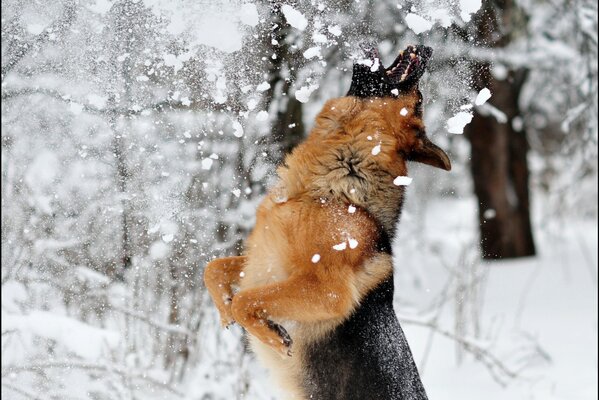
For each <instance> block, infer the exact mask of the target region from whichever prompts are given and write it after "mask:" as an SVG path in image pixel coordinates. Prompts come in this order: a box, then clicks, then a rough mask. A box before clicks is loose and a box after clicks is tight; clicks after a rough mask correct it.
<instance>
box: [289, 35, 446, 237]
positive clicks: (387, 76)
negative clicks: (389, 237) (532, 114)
mask: <svg viewBox="0 0 599 400" xmlns="http://www.w3.org/2000/svg"><path fill="white" fill-rule="evenodd" d="M431 54H432V50H431V49H430V48H428V47H422V46H418V47H412V46H410V47H408V48H407V49H406V50H404V51H402V52H401V53H400V54H399V56H398V57H397V58H396V59H395V61H394V62H393V64H391V66H390V67H389V68H384V67H383V66H382V65H381V62H380V59H379V58H378V55H377V53H376V51H374V50H369V51H367V58H366V59H365V60H362V61H360V62H358V63H356V64H355V65H354V74H353V78H352V84H351V88H350V90H349V93H348V94H347V95H346V96H344V97H340V98H336V99H332V100H329V101H327V103H326V104H325V105H324V107H323V109H322V111H321V112H320V113H319V114H318V116H317V117H316V123H315V126H314V129H312V132H311V133H310V135H309V136H308V138H307V140H306V141H305V142H304V143H302V144H301V145H299V146H297V147H296V148H295V150H294V151H293V152H292V153H291V154H290V155H289V156H288V157H287V158H286V160H285V163H284V165H283V166H281V168H280V169H279V176H280V177H281V178H282V181H283V183H282V185H284V187H285V190H286V192H287V193H288V194H290V195H294V194H297V193H305V192H308V193H310V194H311V195H312V196H314V197H319V198H336V199H342V200H343V201H345V202H348V203H352V204H354V205H359V206H362V207H364V208H366V209H368V210H369V212H371V213H372V214H374V215H375V216H376V218H377V219H378V220H379V221H380V222H381V223H382V224H383V225H384V226H385V229H386V230H387V231H388V232H389V233H390V232H392V231H393V226H394V224H395V222H396V221H397V216H398V215H399V213H400V212H401V207H402V201H403V193H404V187H403V186H401V185H397V184H396V183H395V178H396V177H398V176H405V175H407V172H408V171H407V162H408V161H416V162H421V163H424V164H428V165H432V166H434V167H437V168H441V169H444V170H450V169H451V163H450V161H449V157H447V154H445V152H444V151H443V150H441V148H439V147H438V146H436V145H435V144H433V143H432V142H431V141H430V140H429V139H428V137H427V136H426V132H425V129H424V123H423V121H422V117H423V115H422V112H423V110H422V95H421V93H420V91H419V90H418V80H419V79H420V77H421V76H422V74H423V73H424V71H425V68H426V64H427V62H428V60H429V58H430V56H431Z"/></svg>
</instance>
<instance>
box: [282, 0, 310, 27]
mask: <svg viewBox="0 0 599 400" xmlns="http://www.w3.org/2000/svg"><path fill="white" fill-rule="evenodd" d="M281 11H283V15H284V16H285V19H286V20H287V23H288V24H289V25H291V26H292V27H294V28H295V29H297V30H299V31H303V30H304V29H306V28H307V27H308V20H307V19H306V17H304V14H302V13H301V12H299V11H297V10H296V9H295V8H293V7H291V6H290V5H287V4H285V5H284V6H283V7H281Z"/></svg>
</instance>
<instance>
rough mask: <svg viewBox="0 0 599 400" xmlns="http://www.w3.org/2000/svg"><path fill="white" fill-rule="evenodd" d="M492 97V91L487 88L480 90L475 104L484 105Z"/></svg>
mask: <svg viewBox="0 0 599 400" xmlns="http://www.w3.org/2000/svg"><path fill="white" fill-rule="evenodd" d="M490 98H491V91H490V90H489V89H487V88H484V89H482V90H481V91H480V92H478V95H477V96H476V99H475V100H474V104H476V105H477V106H482V105H483V104H485V103H486V102H487V100H489V99H490Z"/></svg>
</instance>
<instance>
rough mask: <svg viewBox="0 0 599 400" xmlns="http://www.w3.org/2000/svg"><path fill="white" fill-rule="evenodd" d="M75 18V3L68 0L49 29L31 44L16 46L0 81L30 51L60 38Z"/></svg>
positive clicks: (3, 69) (3, 67)
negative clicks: (57, 37)
mask: <svg viewBox="0 0 599 400" xmlns="http://www.w3.org/2000/svg"><path fill="white" fill-rule="evenodd" d="M76 16H77V3H76V2H75V1H74V0H68V1H67V2H66V4H65V6H64V10H63V12H62V15H61V16H60V17H59V18H58V19H57V20H56V21H54V22H53V23H52V24H51V25H50V26H49V27H47V28H46V29H44V31H43V32H42V33H40V34H39V35H38V36H37V37H36V38H35V39H34V40H33V42H31V43H29V44H23V45H21V46H18V48H17V50H16V51H15V53H14V54H12V56H11V57H10V58H9V59H8V61H7V62H6V64H5V65H3V66H2V81H4V78H6V76H7V75H8V74H9V73H10V71H12V70H13V69H14V68H15V67H16V66H17V64H18V63H19V61H21V60H22V59H23V58H24V57H25V56H26V55H27V54H29V52H31V51H32V50H37V49H39V48H40V47H41V46H42V45H43V44H44V43H46V42H48V40H50V39H51V38H52V37H53V36H61V35H62V34H63V33H64V32H66V31H67V29H68V28H69V27H70V26H71V25H72V24H73V22H74V21H75V17H76Z"/></svg>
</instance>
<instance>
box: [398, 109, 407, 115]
mask: <svg viewBox="0 0 599 400" xmlns="http://www.w3.org/2000/svg"><path fill="white" fill-rule="evenodd" d="M399 115H401V116H402V117H405V116H406V115H408V109H407V108H405V107H404V108H402V109H401V111H400V112H399Z"/></svg>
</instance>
